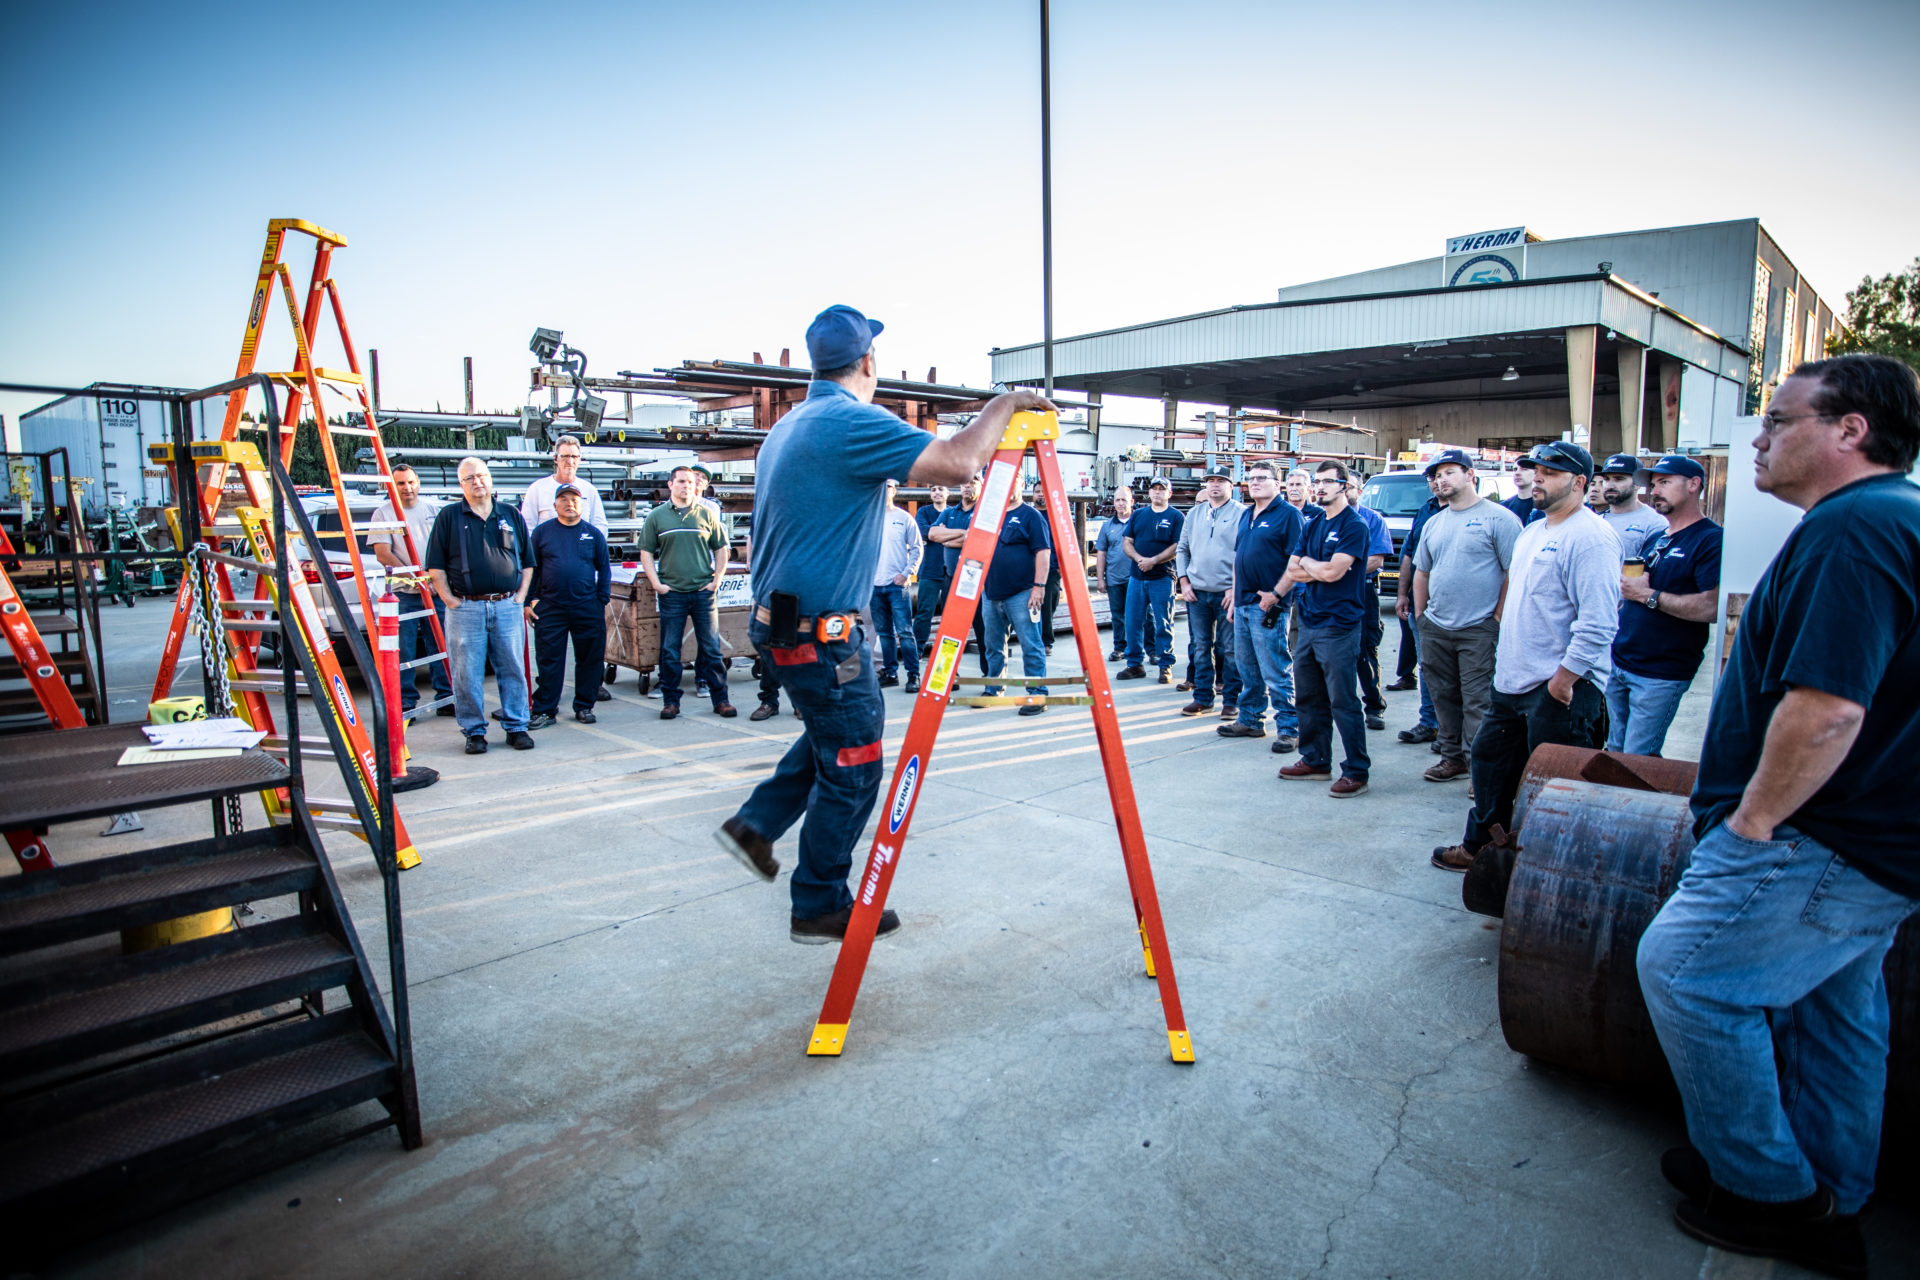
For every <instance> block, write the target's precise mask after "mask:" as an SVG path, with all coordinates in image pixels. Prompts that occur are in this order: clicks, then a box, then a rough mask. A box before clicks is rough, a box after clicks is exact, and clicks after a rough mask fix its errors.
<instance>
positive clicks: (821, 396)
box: [714, 306, 1053, 943]
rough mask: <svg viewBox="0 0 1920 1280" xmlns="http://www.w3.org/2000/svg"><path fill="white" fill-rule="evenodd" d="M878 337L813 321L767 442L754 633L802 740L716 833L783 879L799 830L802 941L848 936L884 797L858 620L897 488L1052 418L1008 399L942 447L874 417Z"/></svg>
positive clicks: (946, 472)
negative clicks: (1018, 425)
mask: <svg viewBox="0 0 1920 1280" xmlns="http://www.w3.org/2000/svg"><path fill="white" fill-rule="evenodd" d="M881 327H882V326H881V324H880V322H879V321H877V320H869V319H868V318H867V317H866V316H864V315H862V314H861V313H860V312H858V311H856V310H854V309H853V308H852V307H844V306H836V307H828V308H827V309H826V310H825V311H822V312H821V313H820V314H819V315H817V316H815V317H814V319H813V323H812V324H811V325H810V326H808V328H807V354H808V356H809V358H810V359H811V361H812V364H813V381H812V382H811V383H809V384H808V386H807V398H806V400H805V402H804V403H802V404H801V405H800V406H799V407H797V408H795V409H794V410H793V411H792V412H791V413H789V414H787V416H786V417H784V418H782V419H781V420H780V421H779V422H778V423H777V424H775V426H774V428H773V430H771V431H770V432H768V433H767V439H766V442H765V443H764V444H762V445H761V446H760V456H759V459H758V461H757V463H756V465H755V474H754V492H755V495H756V496H755V501H756V503H757V506H756V509H755V511H754V513H753V514H754V539H753V558H752V568H753V592H754V610H753V620H752V622H751V623H750V624H749V626H748V631H747V635H748V638H749V639H750V640H751V641H752V642H753V646H754V649H755V650H756V651H757V652H758V653H759V655H760V661H761V663H762V664H763V666H764V669H765V670H768V671H771V672H773V675H774V679H775V681H776V682H777V683H778V684H779V686H780V687H781V688H783V689H785V690H786V691H787V695H788V697H790V698H791V699H792V701H793V705H794V708H795V710H797V711H798V712H799V713H800V719H801V722H802V723H803V724H804V725H805V726H806V727H805V729H804V730H803V731H802V732H801V734H800V740H799V741H798V742H795V743H794V744H793V746H792V748H791V749H790V750H788V752H787V754H786V756H785V757H784V758H783V759H782V760H781V761H780V763H779V765H778V766H776V767H775V769H774V771H773V776H772V777H770V778H768V779H767V780H766V781H765V782H763V783H761V784H760V785H759V786H758V787H757V788H755V789H754V792H753V794H752V795H750V796H748V797H747V802H746V803H745V804H743V805H741V806H740V811H739V812H738V813H736V814H734V816H733V817H731V818H728V819H727V820H726V822H725V823H723V824H722V825H721V827H720V829H719V830H718V831H717V832H715V833H714V835H715V838H716V839H717V840H718V841H719V842H720V845H721V847H722V848H724V849H726V850H727V852H729V853H731V854H733V855H734V856H735V857H736V858H738V859H739V860H740V861H741V862H742V863H743V864H744V865H745V866H746V867H747V868H748V869H749V870H751V871H752V872H754V874H756V875H758V876H759V877H761V878H762V879H764V880H772V879H773V878H774V876H775V875H777V874H778V873H779V870H780V863H779V862H778V861H777V860H776V859H775V858H774V856H773V844H774V841H776V840H778V839H779V838H780V837H781V836H783V835H785V834H786V833H787V831H788V829H790V828H791V827H792V826H793V825H794V824H795V823H797V822H798V823H801V827H800V861H799V865H798V866H797V867H796V868H795V869H794V872H793V880H792V886H791V890H792V900H793V912H792V920H791V927H790V930H789V936H790V937H792V939H793V940H794V941H795V942H805V943H827V942H838V941H840V940H841V939H842V938H844V937H845V936H846V932H847V921H848V919H849V918H850V917H851V915H852V911H853V895H852V894H851V893H850V892H849V891H848V889H847V875H848V873H849V872H850V871H851V870H852V868H853V844H854V841H855V840H857V839H858V838H859V836H860V832H861V830H862V828H864V827H865V826H866V822H867V817H868V815H869V814H871V813H872V812H873V802H874V798H875V796H876V795H877V794H878V793H879V790H880V773H881V769H882V767H883V766H882V762H881V759H880V749H881V748H880V737H881V731H882V729H883V728H884V723H885V719H886V713H885V709H884V706H883V704H882V703H881V700H880V686H879V682H878V680H877V679H876V678H875V676H874V671H873V652H872V648H871V646H870V644H869V637H868V636H867V635H866V634H865V630H864V628H863V627H862V626H861V623H860V609H861V606H862V605H864V604H866V602H867V599H868V598H869V597H870V596H871V595H872V593H873V576H874V570H875V567H876V566H877V565H878V563H879V560H880V538H881V531H882V528H883V526H884V524H885V521H886V507H887V481H889V480H897V481H904V482H905V483H907V484H910V485H932V484H949V485H952V484H960V483H961V482H963V481H965V480H968V479H970V478H971V477H972V476H973V474H974V473H975V472H976V471H979V470H980V469H981V468H982V467H984V466H986V464H987V462H988V461H989V460H990V459H991V458H992V457H993V453H994V450H995V448H996V447H997V446H998V445H999V443H1000V438H1001V436H1002V435H1004V434H1005V432H1006V428H1007V424H1008V422H1009V421H1011V420H1012V418H1013V415H1014V414H1016V413H1018V412H1020V411H1022V410H1027V409H1034V410H1048V409H1051V408H1052V407H1053V406H1052V405H1051V404H1050V403H1048V401H1047V400H1046V399H1045V398H1044V397H1042V396H1040V395H1038V394H1036V393H1034V392H1031V391H1013V392H1008V393H1007V394H1005V395H1001V396H996V397H994V398H993V399H992V400H990V401H988V402H987V406H986V408H985V409H983V410H982V411H981V413H980V415H979V416H978V417H977V418H975V419H974V420H973V423H972V425H970V426H968V427H967V428H966V429H964V430H962V431H959V432H957V433H955V434H954V435H953V436H951V437H949V438H947V439H945V440H941V439H939V438H937V437H935V436H933V435H931V434H929V433H928V432H925V431H922V430H920V429H919V428H917V427H914V426H911V425H909V424H908V423H906V422H903V421H902V420H901V419H899V418H898V417H895V416H894V415H893V414H892V413H889V412H888V411H887V410H885V409H882V408H879V407H877V406H876V405H874V404H873V393H874V389H875V387H876V386H878V384H879V381H880V374H879V369H878V366H877V365H876V364H875V361H874V354H873V340H874V338H876V337H878V336H879V334H880V332H881ZM998 500H1000V501H1003V502H1004V500H1005V499H1004V497H999V498H998ZM803 818H804V819H805V821H804V822H802V819H803ZM899 927H900V918H899V917H898V916H897V915H895V914H894V913H893V912H892V911H886V912H884V913H882V915H881V917H880V925H879V930H878V932H879V935H880V936H881V937H885V936H887V935H888V934H891V933H893V932H894V931H895V930H897V929H899Z"/></svg>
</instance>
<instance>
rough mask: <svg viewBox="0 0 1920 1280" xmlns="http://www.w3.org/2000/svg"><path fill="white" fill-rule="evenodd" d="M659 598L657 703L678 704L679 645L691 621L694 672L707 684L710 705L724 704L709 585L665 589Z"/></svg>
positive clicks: (724, 674) (724, 688) (724, 666)
mask: <svg viewBox="0 0 1920 1280" xmlns="http://www.w3.org/2000/svg"><path fill="white" fill-rule="evenodd" d="M656 598H657V599H658V600H659V601H660V703H661V705H662V706H663V707H677V706H679V705H680V671H681V663H682V658H681V647H682V646H683V645H685V644H686V635H687V623H688V622H689V621H691V622H692V623H693V644H694V659H693V660H694V675H695V676H696V677H697V678H698V679H699V680H700V681H701V682H702V683H704V684H705V685H706V686H707V692H708V694H709V695H711V696H712V698H713V705H714V706H716V707H724V706H726V705H727V702H728V698H727V664H726V663H725V662H724V661H722V660H721V657H720V633H719V632H718V631H716V630H715V629H714V625H713V588H711V587H708V588H706V589H704V590H701V591H669V592H667V593H666V594H665V595H662V596H658V597H656Z"/></svg>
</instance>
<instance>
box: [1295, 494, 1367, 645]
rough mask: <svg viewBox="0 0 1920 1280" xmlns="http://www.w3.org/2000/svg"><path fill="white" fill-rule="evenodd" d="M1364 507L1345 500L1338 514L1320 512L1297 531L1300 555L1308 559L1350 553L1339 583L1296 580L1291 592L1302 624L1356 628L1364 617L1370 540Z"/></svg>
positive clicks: (1331, 557)
mask: <svg viewBox="0 0 1920 1280" xmlns="http://www.w3.org/2000/svg"><path fill="white" fill-rule="evenodd" d="M1362 510H1364V508H1360V507H1355V506H1354V505H1353V504H1352V503H1348V504H1347V506H1346V508H1345V509H1344V510H1342V511H1341V512H1340V514H1339V515H1337V516H1333V517H1329V516H1328V515H1327V513H1326V512H1324V511H1322V512H1321V513H1320V514H1319V515H1317V516H1315V517H1314V518H1313V519H1311V520H1309V521H1307V527H1306V529H1305V530H1303V531H1302V532H1301V534H1300V555H1302V556H1304V557H1305V558H1306V559H1308V560H1331V559H1333V557H1334V556H1336V555H1349V556H1352V557H1353V563H1352V564H1351V565H1350V566H1348V568H1347V572H1346V576H1344V577H1342V578H1341V579H1340V581H1338V582H1300V583H1295V584H1294V588H1293V594H1294V595H1296V596H1298V597H1300V625H1301V626H1303V627H1339V628H1346V627H1357V626H1359V625H1360V622H1361V620H1362V619H1364V618H1365V617H1366V616H1367V606H1366V599H1367V556H1368V555H1369V554H1371V553H1370V552H1369V550H1368V548H1369V547H1370V546H1371V545H1372V543H1373V529H1372V527H1371V526H1369V525H1368V523H1367V520H1366V517H1365V516H1362V515H1361V514H1360V512H1361V511H1362Z"/></svg>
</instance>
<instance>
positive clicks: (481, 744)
mask: <svg viewBox="0 0 1920 1280" xmlns="http://www.w3.org/2000/svg"><path fill="white" fill-rule="evenodd" d="M467 754H468V755H470V756H483V755H485V754H487V735H486V734H484V733H472V734H468V735H467Z"/></svg>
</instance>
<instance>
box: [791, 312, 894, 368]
mask: <svg viewBox="0 0 1920 1280" xmlns="http://www.w3.org/2000/svg"><path fill="white" fill-rule="evenodd" d="M884 328H886V326H885V325H883V324H881V323H880V322H879V321H878V320H869V319H867V318H866V317H865V316H863V315H861V314H860V313H859V312H858V311H855V310H854V309H853V308H852V307H841V306H834V307H828V308H827V309H826V310H825V311H822V312H821V313H820V314H819V315H817V316H815V317H814V318H813V323H812V324H810V325H808V326H807V358H808V359H809V360H811V361H813V367H814V370H815V371H816V372H818V371H821V370H825V369H839V368H843V367H845V366H846V365H850V364H852V363H853V362H854V361H855V360H858V359H859V358H860V357H861V356H863V355H865V354H867V352H868V350H870V349H871V348H872V346H873V340H874V339H875V338H877V337H879V336H880V331H881V330H882V329H884Z"/></svg>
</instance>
